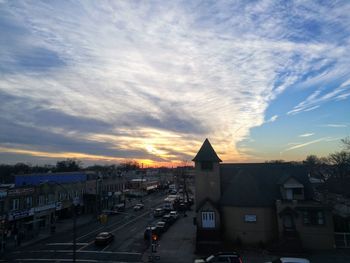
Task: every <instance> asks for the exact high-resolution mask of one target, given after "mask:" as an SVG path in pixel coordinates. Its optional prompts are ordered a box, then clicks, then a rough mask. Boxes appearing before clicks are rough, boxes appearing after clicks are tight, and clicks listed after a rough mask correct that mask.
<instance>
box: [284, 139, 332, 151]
mask: <svg viewBox="0 0 350 263" xmlns="http://www.w3.org/2000/svg"><path fill="white" fill-rule="evenodd" d="M326 139H328V137H324V138H320V139H317V140H313V141H309V142H305V143H300V144H297V145H294V146H291V147H289V148H287V149H285V150H284V151H283V152H287V151H291V150H295V149H299V148H303V147H306V146H308V145H311V144H314V143H318V142H321V141H324V140H326Z"/></svg>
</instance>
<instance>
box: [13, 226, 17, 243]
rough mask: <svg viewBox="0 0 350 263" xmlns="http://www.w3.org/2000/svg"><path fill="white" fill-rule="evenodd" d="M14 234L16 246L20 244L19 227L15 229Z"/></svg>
mask: <svg viewBox="0 0 350 263" xmlns="http://www.w3.org/2000/svg"><path fill="white" fill-rule="evenodd" d="M13 236H14V239H15V247H16V246H18V229H17V228H15V229H13Z"/></svg>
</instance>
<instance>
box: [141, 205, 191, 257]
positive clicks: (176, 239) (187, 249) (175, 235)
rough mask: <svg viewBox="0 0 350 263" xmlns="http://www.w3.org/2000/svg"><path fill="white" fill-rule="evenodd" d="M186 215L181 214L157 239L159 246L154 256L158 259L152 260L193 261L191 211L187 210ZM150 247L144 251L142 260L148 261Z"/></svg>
mask: <svg viewBox="0 0 350 263" xmlns="http://www.w3.org/2000/svg"><path fill="white" fill-rule="evenodd" d="M186 213H187V217H183V215H182V214H181V215H180V217H179V219H178V220H177V222H176V223H174V224H173V225H172V226H170V228H169V229H168V231H167V232H166V233H164V234H163V235H162V237H161V238H160V240H159V246H158V248H157V253H155V254H154V255H155V256H159V257H160V259H159V260H157V261H154V262H159V263H175V262H176V263H193V260H194V259H195V257H196V256H195V254H194V250H195V230H196V227H195V226H194V225H193V217H194V212H193V211H187V212H186ZM149 256H150V249H148V250H147V251H145V253H144V255H143V257H142V258H143V262H148V258H149Z"/></svg>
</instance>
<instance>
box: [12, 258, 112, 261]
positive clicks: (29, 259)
mask: <svg viewBox="0 0 350 263" xmlns="http://www.w3.org/2000/svg"><path fill="white" fill-rule="evenodd" d="M15 260H16V261H19V262H22V261H48V262H72V259H71V258H55V259H52V258H21V259H19V258H18V259H15ZM75 261H76V262H101V261H99V260H93V259H76V260H75ZM104 262H108V261H104Z"/></svg>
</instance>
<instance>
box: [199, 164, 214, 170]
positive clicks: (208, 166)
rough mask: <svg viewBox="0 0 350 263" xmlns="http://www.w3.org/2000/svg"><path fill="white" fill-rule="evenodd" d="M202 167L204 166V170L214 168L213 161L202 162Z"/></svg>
mask: <svg viewBox="0 0 350 263" xmlns="http://www.w3.org/2000/svg"><path fill="white" fill-rule="evenodd" d="M201 168H202V170H207V171H212V170H213V163H212V162H202V163H201Z"/></svg>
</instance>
